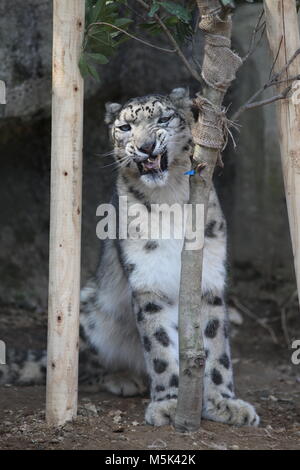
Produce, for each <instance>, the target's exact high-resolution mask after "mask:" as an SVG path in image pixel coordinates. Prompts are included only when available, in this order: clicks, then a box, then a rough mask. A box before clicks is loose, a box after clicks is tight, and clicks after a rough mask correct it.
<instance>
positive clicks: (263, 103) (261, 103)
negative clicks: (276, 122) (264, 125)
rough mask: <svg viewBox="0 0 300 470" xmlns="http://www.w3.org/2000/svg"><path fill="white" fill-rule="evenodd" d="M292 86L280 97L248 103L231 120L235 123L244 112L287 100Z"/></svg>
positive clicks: (298, 77)
mask: <svg viewBox="0 0 300 470" xmlns="http://www.w3.org/2000/svg"><path fill="white" fill-rule="evenodd" d="M299 79H300V75H298V76H297V80H299ZM293 80H295V78H293ZM282 81H286V80H282ZM279 83H280V82H279ZM292 86H293V84H292V85H289V86H288V87H286V88H285V89H284V90H283V91H282V92H281V93H279V94H278V95H274V96H271V98H266V99H265V100H261V101H254V102H247V103H246V104H244V105H243V106H241V107H240V108H239V110H238V111H237V112H236V113H235V114H234V115H233V116H232V118H231V119H232V120H233V121H234V120H235V119H237V118H238V117H240V115H241V114H242V113H243V112H244V111H247V110H249V109H254V108H260V107H261V106H266V105H267V104H271V103H274V102H275V101H279V100H285V99H286V98H287V96H288V94H289V92H290V91H291V89H292Z"/></svg>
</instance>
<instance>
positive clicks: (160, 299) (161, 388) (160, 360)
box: [134, 290, 179, 426]
mask: <svg viewBox="0 0 300 470" xmlns="http://www.w3.org/2000/svg"><path fill="white" fill-rule="evenodd" d="M134 312H135V315H136V320H137V326H138V330H139V333H140V337H141V341H142V344H143V348H144V355H145V362H146V367H147V373H148V376H149V379H150V390H151V402H150V404H149V405H148V408H147V410H146V416H145V418H146V422H147V423H148V424H152V425H154V426H162V425H164V424H169V423H171V422H172V421H173V419H174V415H175V411H176V404H177V392H178V370H179V366H178V332H177V315H178V307H177V304H174V303H173V302H172V300H171V299H169V298H168V296H167V295H164V294H163V292H157V293H155V292H153V291H151V290H149V291H139V290H138V291H135V292H134Z"/></svg>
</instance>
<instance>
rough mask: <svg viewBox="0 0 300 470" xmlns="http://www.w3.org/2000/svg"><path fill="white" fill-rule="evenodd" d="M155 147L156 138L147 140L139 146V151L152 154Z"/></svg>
mask: <svg viewBox="0 0 300 470" xmlns="http://www.w3.org/2000/svg"><path fill="white" fill-rule="evenodd" d="M154 149H155V140H154V141H153V140H152V141H151V142H150V141H149V142H145V143H144V144H143V145H142V146H141V147H139V151H140V152H142V153H146V154H147V155H152V153H153V151H154Z"/></svg>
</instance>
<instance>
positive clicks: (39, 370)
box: [0, 349, 47, 385]
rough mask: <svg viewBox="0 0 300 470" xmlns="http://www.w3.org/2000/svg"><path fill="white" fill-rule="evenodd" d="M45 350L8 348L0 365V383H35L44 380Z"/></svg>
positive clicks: (41, 382)
mask: <svg viewBox="0 0 300 470" xmlns="http://www.w3.org/2000/svg"><path fill="white" fill-rule="evenodd" d="M46 366H47V355H46V351H43V350H42V351H36V350H33V349H28V350H27V351H22V350H15V349H9V350H8V351H7V355H6V364H5V365H0V385H4V384H15V385H35V384H43V383H45V381H46Z"/></svg>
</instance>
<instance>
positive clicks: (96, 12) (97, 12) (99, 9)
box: [91, 0, 106, 23]
mask: <svg viewBox="0 0 300 470" xmlns="http://www.w3.org/2000/svg"><path fill="white" fill-rule="evenodd" d="M105 4H106V0H98V1H97V3H96V5H95V6H94V7H93V8H92V9H91V23H95V22H96V21H97V19H98V18H99V17H100V16H101V14H102V13H103V10H104V8H105Z"/></svg>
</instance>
